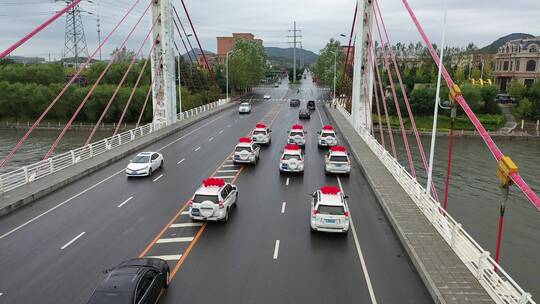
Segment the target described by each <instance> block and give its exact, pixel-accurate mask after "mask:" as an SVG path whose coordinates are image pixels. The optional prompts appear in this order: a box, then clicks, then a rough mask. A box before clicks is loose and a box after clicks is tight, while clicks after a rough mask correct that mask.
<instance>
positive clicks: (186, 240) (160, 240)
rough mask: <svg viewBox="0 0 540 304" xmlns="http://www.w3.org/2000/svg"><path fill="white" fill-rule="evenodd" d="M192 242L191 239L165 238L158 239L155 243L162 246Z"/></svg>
mask: <svg viewBox="0 0 540 304" xmlns="http://www.w3.org/2000/svg"><path fill="white" fill-rule="evenodd" d="M191 241H193V237H177V238H165V239H159V240H157V242H156V243H158V244H163V243H181V242H191Z"/></svg>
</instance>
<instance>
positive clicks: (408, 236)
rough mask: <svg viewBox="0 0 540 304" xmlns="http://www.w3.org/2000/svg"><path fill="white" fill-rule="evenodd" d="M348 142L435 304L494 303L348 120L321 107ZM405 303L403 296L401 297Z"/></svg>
mask: <svg viewBox="0 0 540 304" xmlns="http://www.w3.org/2000/svg"><path fill="white" fill-rule="evenodd" d="M324 108H325V111H327V113H328V114H329V117H330V118H331V119H332V120H333V121H334V125H335V126H336V127H337V128H338V129H339V130H340V132H341V134H342V136H343V138H344V139H345V141H346V142H347V143H348V145H349V148H350V150H351V153H352V154H353V156H354V157H355V159H356V161H357V162H358V163H359V165H360V169H361V170H362V172H363V174H364V175H365V177H366V179H367V180H368V182H369V184H370V186H371V188H372V190H373V192H374V193H375V195H376V197H377V199H378V200H379V203H380V204H381V206H382V209H383V210H384V212H385V213H386V216H387V217H388V219H389V220H390V222H391V223H392V226H393V227H394V230H395V233H396V234H397V236H398V237H399V239H400V240H401V243H402V245H403V247H404V248H405V250H406V251H407V253H408V254H409V258H410V259H411V261H412V262H413V264H414V265H415V267H416V269H417V271H418V273H419V274H420V277H421V278H422V280H423V281H424V284H425V285H426V287H427V289H428V290H429V292H430V293H431V295H432V297H433V299H434V300H435V302H436V303H494V301H493V300H492V298H491V296H490V295H489V294H488V293H487V291H486V290H485V289H484V288H483V287H482V285H481V284H480V282H479V281H478V279H477V278H476V277H475V275H473V274H472V273H471V271H470V270H469V269H468V268H467V267H466V266H465V264H464V263H463V262H462V261H461V259H460V258H459V257H458V256H457V255H456V253H455V252H454V250H453V249H452V248H451V247H450V246H449V245H448V243H447V242H446V241H445V240H444V239H443V238H442V236H441V235H440V234H439V232H438V231H437V230H436V229H435V228H434V227H433V225H432V224H431V223H430V222H429V221H428V219H427V218H426V217H425V216H424V214H423V213H422V211H421V210H420V209H419V208H418V206H417V205H416V204H415V202H414V201H413V200H412V199H411V198H410V197H409V195H408V194H407V192H406V191H405V190H404V189H403V188H402V187H401V185H400V184H399V183H398V181H397V180H396V179H395V178H394V177H393V176H392V174H391V173H390V172H389V171H388V169H386V167H385V166H384V165H383V163H382V162H381V161H380V160H379V158H378V157H377V156H376V155H375V154H374V153H373V152H372V150H371V149H370V148H369V147H368V145H367V144H366V143H365V142H364V140H363V139H362V138H361V137H360V136H359V135H358V133H356V131H355V130H354V129H353V127H352V125H351V124H350V123H349V121H348V120H347V119H346V118H345V117H344V116H343V115H342V114H341V113H340V112H339V110H337V109H334V108H330V109H329V108H327V107H324ZM404 302H406V299H404Z"/></svg>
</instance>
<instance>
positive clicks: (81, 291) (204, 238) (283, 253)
mask: <svg viewBox="0 0 540 304" xmlns="http://www.w3.org/2000/svg"><path fill="white" fill-rule="evenodd" d="M299 88H300V93H299V94H297V91H296V88H293V89H290V88H289V87H288V85H287V84H283V85H282V86H280V87H279V88H268V89H263V90H258V91H256V92H254V93H253V94H252V95H251V96H248V97H247V98H253V104H254V107H253V112H252V113H251V114H249V115H243V116H240V115H239V114H238V113H237V112H236V109H231V110H227V111H225V112H223V113H222V114H219V115H217V116H214V117H211V118H209V119H206V120H204V121H201V122H199V123H197V124H195V125H193V126H191V127H189V128H187V129H186V130H184V131H182V132H179V133H178V134H174V135H172V136H170V137H168V138H166V139H164V140H162V141H160V142H159V143H156V144H155V145H153V146H151V147H149V148H147V150H159V151H160V152H161V153H163V155H164V158H165V167H164V169H163V170H159V171H157V172H155V173H154V175H153V176H152V177H151V178H144V179H129V180H128V179H126V177H125V176H124V174H123V169H124V167H125V165H126V163H127V162H128V159H129V158H126V159H123V160H120V161H118V162H116V163H115V164H114V165H112V166H109V167H107V168H104V169H102V170H99V171H97V172H95V173H94V174H91V175H89V176H88V177H86V178H84V179H81V180H79V181H77V182H75V183H73V184H70V185H69V186H67V187H65V188H62V189H60V190H59V191H56V192H54V193H53V194H51V195H48V196H46V197H44V198H42V199H40V200H39V201H37V202H36V203H34V204H33V205H31V206H29V207H26V208H23V209H21V210H19V211H17V212H15V213H12V214H10V215H8V216H6V217H3V218H0V269H2V271H3V274H2V275H1V276H0V303H22V304H24V303H44V304H46V303H85V301H86V299H87V298H88V297H89V295H90V294H91V292H92V290H93V288H94V287H95V285H96V283H97V282H98V281H99V279H100V278H101V271H102V270H104V269H106V268H109V267H112V266H114V265H116V264H118V263H120V262H121V261H123V260H125V259H128V258H131V257H134V256H162V257H165V258H167V259H168V260H169V263H170V265H171V269H173V271H174V272H173V281H172V283H171V286H170V288H169V289H168V290H167V292H166V293H164V295H163V297H162V298H161V300H160V303H213V302H216V301H219V302H220V303H292V302H300V303H308V302H310V303H329V302H330V303H344V302H351V301H354V302H359V303H374V302H375V301H376V302H378V303H428V302H431V301H432V300H431V297H430V296H429V294H428V292H427V291H426V289H425V287H424V286H423V284H422V282H421V280H420V278H419V277H418V275H417V274H416V272H415V270H414V268H413V266H412V265H411V264H410V262H409V261H408V259H407V258H406V255H405V253H404V251H403V249H402V248H401V247H400V245H399V241H398V240H397V238H396V236H395V235H394V233H393V231H392V228H391V227H390V225H389V223H388V222H387V220H386V219H385V217H384V215H383V212H382V210H381V209H380V207H379V206H378V204H377V202H376V201H375V197H374V195H373V193H372V192H371V190H370V189H369V186H368V185H367V183H366V181H365V179H364V177H363V176H362V174H361V173H360V171H359V170H358V169H354V170H353V172H351V175H350V177H340V179H339V180H340V181H339V182H338V179H337V178H336V177H335V176H325V175H324V170H323V151H322V150H319V149H318V148H317V144H316V132H317V131H318V130H320V129H321V127H322V124H323V123H324V124H326V123H327V122H328V120H327V117H326V116H325V115H324V113H323V112H319V111H317V112H314V115H312V118H311V120H310V121H304V122H302V124H304V125H305V126H306V128H307V130H308V132H309V133H308V136H309V138H308V143H307V146H306V169H305V175H304V176H299V175H290V176H288V175H280V174H279V170H278V159H279V156H280V155H279V154H280V151H281V149H282V147H283V146H284V144H285V138H286V131H287V130H288V129H289V128H290V127H291V125H293V124H294V123H296V122H297V121H298V118H297V114H298V109H297V108H289V106H288V103H286V102H284V101H261V98H262V95H264V94H270V95H272V98H273V99H274V98H277V99H283V98H291V97H292V98H294V97H299V98H301V99H303V101H304V104H303V106H305V101H306V100H307V99H309V98H311V99H316V100H319V99H324V98H323V95H325V94H327V92H320V91H319V90H318V89H317V88H316V87H315V86H314V85H313V84H312V82H311V79H309V77H308V79H307V80H304V81H303V82H302V84H301V86H300V87H299ZM258 121H265V122H267V123H269V124H270V123H272V126H271V128H272V130H273V131H274V132H273V141H272V145H271V146H270V147H267V148H263V151H262V153H261V158H260V161H259V163H258V165H257V166H255V167H251V166H245V167H238V166H234V165H232V164H231V162H230V161H228V158H229V155H230V153H231V151H232V149H233V147H234V145H235V144H236V142H237V139H238V138H239V137H241V136H244V135H246V134H248V133H249V132H250V131H251V129H252V128H253V127H254V125H255V123H256V122H258ZM212 175H214V176H226V178H227V180H229V181H233V182H234V183H236V184H237V186H238V188H239V201H238V208H237V209H236V210H235V211H234V212H233V214H232V216H231V219H230V221H229V222H228V223H227V224H225V225H223V224H215V223H210V224H208V225H207V224H201V225H198V226H192V225H190V224H191V221H190V220H189V219H188V217H187V215H185V214H184V212H183V211H185V209H184V206H185V202H186V200H187V199H189V198H190V197H191V195H192V194H193V192H194V191H195V190H196V189H197V187H198V186H199V185H200V182H201V180H203V179H204V178H206V177H208V176H212ZM325 184H331V185H340V184H341V186H342V188H343V190H344V191H345V193H346V194H348V195H349V196H350V198H349V207H350V210H351V216H352V219H353V221H354V231H350V232H349V234H348V235H346V236H343V235H327V234H311V233H310V231H309V197H308V194H309V193H312V192H313V191H315V190H316V189H317V188H318V187H321V186H323V185H325ZM59 204H62V205H61V206H60V207H56V206H58V205H59ZM163 240H166V241H163ZM278 240H279V241H278Z"/></svg>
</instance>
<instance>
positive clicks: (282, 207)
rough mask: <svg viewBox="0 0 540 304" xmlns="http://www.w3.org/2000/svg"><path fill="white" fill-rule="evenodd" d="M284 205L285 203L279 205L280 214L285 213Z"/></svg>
mask: <svg viewBox="0 0 540 304" xmlns="http://www.w3.org/2000/svg"><path fill="white" fill-rule="evenodd" d="M285 205H287V202H283V204H281V213H285Z"/></svg>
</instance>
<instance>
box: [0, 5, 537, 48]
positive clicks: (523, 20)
mask: <svg viewBox="0 0 540 304" xmlns="http://www.w3.org/2000/svg"><path fill="white" fill-rule="evenodd" d="M134 1H135V0H115V1H111V0H94V2H95V4H89V3H85V4H83V5H82V7H83V9H84V10H86V11H88V12H91V13H93V14H94V15H89V14H83V21H84V24H85V30H86V37H87V41H88V47H89V49H90V51H91V50H93V49H95V47H96V46H97V31H96V30H97V22H96V16H97V14H98V13H99V15H100V16H101V28H102V38H103V37H105V35H106V34H107V33H108V32H109V31H110V30H111V29H112V28H113V26H114V25H115V24H116V22H117V21H118V20H119V19H120V18H121V17H122V15H123V13H124V12H125V11H127V8H128V7H129V6H130V5H131V4H132V3H134ZM184 1H185V2H186V5H187V6H188V9H189V11H190V13H191V17H192V20H193V22H194V24H195V27H196V29H197V32H198V34H199V36H200V38H201V43H202V45H203V47H204V48H205V49H207V50H211V51H215V50H216V38H215V37H216V36H228V35H231V33H232V32H252V33H254V34H255V35H256V36H257V37H259V38H262V39H263V40H264V41H265V44H266V45H268V46H278V47H286V46H288V45H289V44H288V42H290V41H291V39H290V38H288V37H287V36H289V35H290V34H291V33H290V32H289V30H292V27H293V22H294V21H296V22H297V27H298V29H300V30H301V31H302V32H301V36H302V38H301V39H300V40H301V41H302V46H303V47H304V48H305V49H309V50H312V51H315V52H318V51H319V50H320V49H322V48H323V47H324V45H325V44H326V42H327V41H328V40H329V39H330V38H331V37H335V38H339V39H340V40H341V41H342V43H344V44H345V43H347V42H348V39H347V38H342V37H339V34H347V35H348V33H349V31H350V26H351V22H352V16H353V12H354V5H355V1H354V0H333V1H328V0H205V1H196V0H184ZM447 1H448V7H449V10H448V26H447V44H448V45H451V46H464V45H466V44H467V43H469V42H474V43H475V44H477V45H479V46H484V45H487V44H489V43H491V42H492V41H493V40H495V39H497V38H499V37H501V36H504V35H507V34H509V33H512V32H525V33H531V34H533V35H538V34H540V24H539V23H538V22H537V16H536V15H535V14H533V13H531V12H538V11H540V1H536V0H534V1H532V0H513V1H511V2H509V1H492V0H473V1H471V0H447ZM379 2H380V6H381V9H382V14H383V16H384V20H385V23H386V25H387V27H388V29H389V32H390V36H391V39H392V41H394V42H398V41H401V42H409V41H413V42H416V41H419V40H420V36H419V34H418V32H417V31H416V29H415V27H414V25H413V23H412V22H411V18H410V17H409V15H408V14H407V12H406V11H405V9H404V6H403V3H402V1H401V0H379ZM409 2H410V5H411V6H412V7H413V9H414V10H415V12H416V14H417V16H418V18H419V20H420V22H421V23H422V25H423V26H424V28H425V30H426V32H427V33H428V35H429V36H430V38H431V39H432V41H433V42H434V43H437V44H438V43H439V40H440V37H441V33H442V20H443V6H444V4H443V3H444V2H443V0H409ZM147 3H148V2H147V1H144V0H142V1H141V2H140V4H139V5H138V6H137V7H136V9H135V11H134V14H133V15H132V16H130V17H129V18H128V21H129V22H128V23H129V24H126V25H125V26H122V27H121V28H120V29H119V31H118V33H117V34H115V35H114V36H113V37H111V41H110V44H108V45H109V46H108V47H107V48H106V49H105V50H104V52H103V53H104V54H107V55H108V54H109V53H110V52H111V51H112V49H113V48H114V47H115V46H118V45H119V44H120V43H121V41H122V39H123V37H124V36H125V35H127V33H128V32H129V29H130V26H132V25H133V24H134V23H135V21H136V20H137V18H138V16H140V15H141V14H142V13H143V11H144V9H145V7H146V5H147ZM173 3H174V4H175V6H176V7H177V9H178V10H179V13H180V14H181V16H182V18H183V21H184V22H185V25H186V26H188V23H187V21H186V18H185V16H184V14H183V9H182V7H181V5H180V1H178V0H174V1H173ZM59 8H60V4H55V3H53V2H52V1H51V0H18V1H15V0H5V1H3V2H0V35H1V37H2V39H1V41H0V49H2V50H3V49H5V48H7V47H8V46H9V45H10V44H11V43H13V42H14V41H16V40H17V39H19V38H20V37H22V36H23V35H24V34H26V33H27V32H29V31H30V30H32V29H33V28H34V27H36V26H37V25H38V24H40V23H41V22H43V21H44V20H45V19H46V18H47V16H48V15H50V14H52V12H54V11H57V10H58V9H59ZM150 23H151V22H150V20H149V17H148V15H147V16H146V17H145V20H143V22H142V23H141V24H140V25H139V28H138V30H137V31H136V32H135V34H134V35H133V37H132V39H130V41H129V42H128V44H127V46H128V47H129V48H132V49H135V48H137V47H138V46H139V44H140V42H141V41H142V39H143V38H144V36H145V34H146V33H147V31H148V30H149V28H150ZM64 26H65V19H64V18H61V19H59V20H57V21H56V22H55V23H54V24H53V25H52V26H51V27H50V28H48V29H47V30H45V31H44V32H43V33H41V34H39V35H38V36H36V37H35V38H34V39H32V40H31V41H29V42H28V43H27V45H25V46H23V47H21V48H20V49H18V50H17V51H16V52H15V53H14V54H16V55H28V56H42V57H47V54H49V53H51V54H52V56H53V57H59V56H60V55H61V53H62V49H63V44H64V43H63V42H64ZM188 27H189V26H188ZM189 32H191V30H189ZM375 36H376V35H375ZM192 42H193V43H195V41H194V40H193V41H192Z"/></svg>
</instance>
